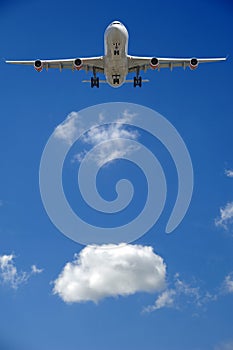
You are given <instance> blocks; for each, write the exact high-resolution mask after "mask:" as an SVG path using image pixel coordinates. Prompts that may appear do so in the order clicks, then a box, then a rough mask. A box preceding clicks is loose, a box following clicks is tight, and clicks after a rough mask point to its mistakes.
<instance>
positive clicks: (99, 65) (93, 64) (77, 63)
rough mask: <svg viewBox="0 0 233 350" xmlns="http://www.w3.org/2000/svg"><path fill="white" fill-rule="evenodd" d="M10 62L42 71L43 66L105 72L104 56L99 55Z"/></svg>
mask: <svg viewBox="0 0 233 350" xmlns="http://www.w3.org/2000/svg"><path fill="white" fill-rule="evenodd" d="M6 63H10V64H22V65H29V66H34V68H35V69H36V70H37V71H38V72H40V71H42V69H43V68H45V69H47V70H48V69H49V68H58V69H60V70H62V69H71V70H85V71H90V70H91V71H93V70H95V71H96V72H100V73H103V72H104V58H103V56H99V57H87V58H69V59H58V60H39V59H37V60H33V61H6Z"/></svg>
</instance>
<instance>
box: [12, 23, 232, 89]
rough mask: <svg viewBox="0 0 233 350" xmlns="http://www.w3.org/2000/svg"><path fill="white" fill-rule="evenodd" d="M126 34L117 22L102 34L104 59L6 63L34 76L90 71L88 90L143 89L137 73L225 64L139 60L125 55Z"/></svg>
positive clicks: (126, 49) (150, 58)
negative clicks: (25, 67)
mask: <svg viewBox="0 0 233 350" xmlns="http://www.w3.org/2000/svg"><path fill="white" fill-rule="evenodd" d="M128 38H129V35H128V31H127V29H126V27H125V26H124V25H123V24H122V23H121V22H119V21H114V22H112V23H111V24H110V25H109V26H108V27H107V28H106V30H105V34H104V48H105V50H104V51H105V52H104V56H98V57H88V58H71V59H56V60H40V59H36V60H33V61H6V63H11V64H23V65H30V66H34V68H35V70H36V71H37V72H41V71H42V69H43V68H45V69H46V70H48V69H49V68H59V69H60V71H62V69H71V70H73V71H75V70H77V71H79V70H85V71H86V72H89V71H92V73H93V76H92V77H91V80H84V81H83V82H90V83H91V87H92V88H93V87H97V88H99V84H100V83H108V84H109V85H110V86H112V87H114V88H117V87H120V86H122V85H123V84H124V83H130V82H132V83H133V86H134V87H136V86H139V87H141V86H142V82H148V80H142V77H141V76H140V71H144V72H146V71H147V69H153V70H160V69H161V68H170V70H172V69H173V68H175V67H183V68H184V69H185V68H186V67H188V66H189V67H190V69H191V70H194V69H196V68H197V67H198V65H199V64H200V63H206V62H218V61H225V60H226V57H222V58H196V57H191V58H161V57H140V56H131V55H128ZM97 73H102V74H104V75H105V78H106V80H100V79H99V77H97ZM128 73H135V77H134V79H132V80H127V79H126V77H127V75H128Z"/></svg>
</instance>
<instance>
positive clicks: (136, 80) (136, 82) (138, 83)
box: [133, 67, 142, 87]
mask: <svg viewBox="0 0 233 350" xmlns="http://www.w3.org/2000/svg"><path fill="white" fill-rule="evenodd" d="M139 73H140V68H139V67H137V72H136V77H134V80H133V86H134V87H136V86H139V87H142V77H140V76H139Z"/></svg>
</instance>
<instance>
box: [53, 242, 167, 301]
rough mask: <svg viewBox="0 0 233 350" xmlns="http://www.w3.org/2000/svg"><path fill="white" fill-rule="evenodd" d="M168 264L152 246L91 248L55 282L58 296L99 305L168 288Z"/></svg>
mask: <svg viewBox="0 0 233 350" xmlns="http://www.w3.org/2000/svg"><path fill="white" fill-rule="evenodd" d="M165 275H166V265H165V264H164V262H163V259H162V258H161V257H160V256H158V255H156V254H155V253H154V252H153V249H152V247H149V246H145V247H143V246H141V245H130V244H128V245H126V244H119V245H111V244H109V245H102V246H96V245H92V246H87V247H85V248H84V249H83V250H82V251H81V252H80V254H79V255H76V256H75V259H74V261H72V262H68V263H67V264H66V265H65V267H64V268H63V270H62V272H61V273H60V275H59V276H58V278H57V279H56V281H55V282H54V289H53V292H54V294H58V295H59V296H60V297H61V298H62V299H63V300H64V301H65V302H86V301H93V302H95V303H97V302H98V301H99V300H101V299H104V298H106V297H117V296H127V295H131V294H134V293H136V292H140V291H141V292H153V291H159V290H161V289H163V288H164V286H165Z"/></svg>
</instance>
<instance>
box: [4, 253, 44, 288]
mask: <svg viewBox="0 0 233 350" xmlns="http://www.w3.org/2000/svg"><path fill="white" fill-rule="evenodd" d="M14 259H15V256H14V255H13V254H11V255H1V256H0V283H3V284H6V285H8V286H10V287H11V288H13V289H17V288H18V287H19V286H20V285H21V284H23V283H25V282H27V280H28V279H29V277H30V276H31V275H32V274H36V273H40V272H42V270H40V269H38V268H37V267H36V266H35V265H32V271H31V272H30V273H29V272H25V271H20V272H19V271H18V270H17V268H16V266H15V262H14Z"/></svg>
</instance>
